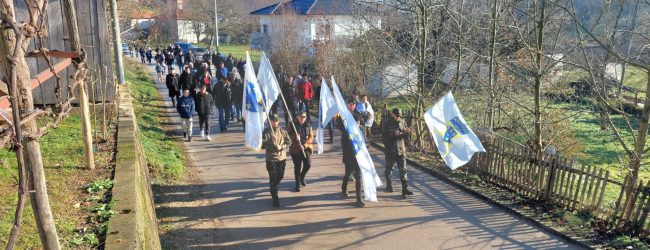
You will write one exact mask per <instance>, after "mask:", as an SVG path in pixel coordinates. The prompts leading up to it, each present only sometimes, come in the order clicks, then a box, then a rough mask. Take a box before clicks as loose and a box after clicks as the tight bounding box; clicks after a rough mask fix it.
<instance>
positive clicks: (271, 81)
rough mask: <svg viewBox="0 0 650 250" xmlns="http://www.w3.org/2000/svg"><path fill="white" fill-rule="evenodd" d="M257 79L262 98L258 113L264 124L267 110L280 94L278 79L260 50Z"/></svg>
mask: <svg viewBox="0 0 650 250" xmlns="http://www.w3.org/2000/svg"><path fill="white" fill-rule="evenodd" d="M257 80H258V82H259V85H260V89H261V90H262V95H263V96H262V99H264V105H263V107H264V110H263V111H262V112H261V113H260V115H261V118H262V124H264V122H265V121H266V118H267V117H268V114H267V112H269V110H270V109H271V105H273V103H274V102H275V101H276V100H277V99H278V95H280V85H279V84H278V79H276V78H275V73H274V72H273V67H272V66H271V62H270V61H269V59H268V58H267V57H266V54H265V53H264V52H262V56H261V57H260V68H259V69H258V71H257Z"/></svg>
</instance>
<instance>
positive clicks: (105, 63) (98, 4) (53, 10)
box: [0, 0, 121, 104]
mask: <svg viewBox="0 0 650 250" xmlns="http://www.w3.org/2000/svg"><path fill="white" fill-rule="evenodd" d="M105 2H106V1H103V0H77V1H75V5H76V6H75V7H76V10H77V22H78V24H79V37H80V39H81V47H82V48H83V49H84V50H85V51H86V56H87V59H86V60H87V64H88V67H89V70H90V72H89V76H90V80H91V81H92V87H93V88H92V90H93V91H92V92H89V97H90V98H91V101H97V102H99V101H102V100H103V99H104V98H105V99H106V101H110V100H113V97H114V96H115V88H114V87H113V83H114V81H113V74H112V72H113V66H112V64H111V60H110V58H111V57H110V56H111V55H112V53H111V50H110V40H109V39H110V37H109V32H108V28H109V27H110V26H109V25H108V22H107V16H106V6H105ZM14 4H15V8H16V18H17V19H18V21H23V20H21V18H23V19H24V18H27V17H29V15H28V10H27V7H26V6H25V1H24V0H14ZM45 27H46V28H47V33H48V36H47V37H44V39H43V44H42V46H43V47H44V48H46V49H48V50H50V51H55V50H59V51H70V50H71V47H70V43H69V41H68V40H69V39H68V37H69V35H68V25H67V24H66V22H65V11H64V9H63V3H62V2H61V0H49V2H48V7H47V13H46V16H45ZM39 48H40V46H39V41H38V39H32V42H31V43H30V45H29V47H28V49H27V51H28V52H29V51H34V50H39ZM117 49H121V48H117ZM63 60H64V59H57V58H52V64H53V65H54V64H57V63H59V62H61V61H63ZM27 64H28V65H29V69H30V72H31V73H32V76H31V77H32V78H35V76H36V74H38V73H39V72H43V71H47V70H49V66H48V64H47V62H46V61H45V59H43V58H42V57H39V58H34V57H30V58H27ZM73 72H74V70H73V69H65V70H63V71H61V72H60V73H59V75H60V76H61V86H62V87H61V96H66V95H67V88H66V87H65V86H66V85H67V84H68V80H69V76H70V75H71V74H72V73H73ZM2 78H3V73H2V72H0V79H2ZM88 84H89V85H90V84H91V83H88ZM0 85H3V84H2V83H0ZM3 89H4V88H2V86H0V96H2V95H3V93H1V92H3V91H2V90H3ZM89 89H91V88H90V86H89ZM55 90H56V80H55V78H54V77H52V78H50V79H48V80H47V81H45V82H43V83H42V84H40V85H39V86H38V87H37V88H35V89H34V91H33V96H34V103H35V104H54V103H56V102H57V98H56V93H55ZM5 94H6V93H5ZM93 98H94V99H93Z"/></svg>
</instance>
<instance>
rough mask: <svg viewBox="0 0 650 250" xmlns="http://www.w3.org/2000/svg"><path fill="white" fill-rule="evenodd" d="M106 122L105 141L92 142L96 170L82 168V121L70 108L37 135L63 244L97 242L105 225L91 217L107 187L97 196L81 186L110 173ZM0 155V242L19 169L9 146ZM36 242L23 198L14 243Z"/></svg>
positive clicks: (75, 245) (8, 226) (93, 245)
mask: <svg viewBox="0 0 650 250" xmlns="http://www.w3.org/2000/svg"><path fill="white" fill-rule="evenodd" d="M108 127H109V128H110V130H109V133H108V136H107V138H106V139H107V140H106V142H101V143H97V144H96V149H97V150H96V151H95V167H96V169H95V170H85V169H83V142H82V130H81V122H80V115H79V114H78V112H75V110H73V112H72V113H71V115H70V117H68V118H67V119H65V120H64V121H63V122H62V123H61V124H60V125H59V127H58V128H56V129H52V130H50V131H49V133H48V134H47V135H45V136H44V137H43V138H41V140H40V142H41V153H42V157H43V166H44V167H45V174H46V179H47V188H48V195H49V198H50V205H51V208H52V213H53V214H54V222H55V225H56V228H57V231H58V233H59V238H60V239H61V244H62V246H63V247H64V248H68V249H70V248H83V249H88V248H98V247H100V246H101V244H102V239H103V237H104V236H103V235H102V233H103V234H105V230H104V231H102V229H101V228H102V226H101V225H100V222H98V221H97V220H94V219H93V218H95V217H96V213H95V212H93V211H91V210H92V208H93V207H95V206H100V205H103V204H106V203H108V201H109V200H110V189H107V190H104V193H103V194H105V195H106V196H103V197H102V199H93V198H92V196H93V195H92V194H89V193H88V192H87V191H86V190H85V189H86V187H87V186H88V185H89V183H92V182H94V181H96V180H98V179H109V180H110V179H111V178H112V172H113V169H114V162H115V161H114V160H115V159H114V155H115V154H114V148H115V140H114V139H115V138H114V135H115V126H114V124H111V125H110V126H108ZM0 159H2V160H3V161H5V166H0V245H2V246H4V245H6V244H7V240H8V238H9V232H10V230H11V227H12V225H13V220H14V213H15V208H16V202H17V200H18V196H17V188H18V185H17V181H16V179H15V177H14V174H17V173H18V171H17V163H16V155H15V153H14V152H13V151H11V150H9V149H0ZM107 208H108V209H110V207H107ZM105 217H106V218H108V217H110V215H106V216H105ZM39 248H41V243H40V239H39V236H38V231H37V229H36V224H35V221H34V214H33V211H32V209H31V206H30V201H29V199H28V200H27V203H26V206H25V212H24V214H23V223H22V226H21V230H20V238H19V242H18V245H17V249H39Z"/></svg>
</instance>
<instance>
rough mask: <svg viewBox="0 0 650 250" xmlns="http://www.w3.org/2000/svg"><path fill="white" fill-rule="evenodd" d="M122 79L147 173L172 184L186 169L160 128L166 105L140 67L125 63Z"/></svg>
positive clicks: (177, 148)
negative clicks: (136, 123) (126, 90)
mask: <svg viewBox="0 0 650 250" xmlns="http://www.w3.org/2000/svg"><path fill="white" fill-rule="evenodd" d="M125 65H126V67H124V69H125V77H126V81H127V84H128V85H129V87H130V89H131V96H132V97H133V107H134V110H135V116H136V118H137V122H138V127H139V129H140V139H141V142H142V147H143V149H144V152H145V157H146V159H147V163H148V164H149V170H150V172H151V174H152V175H153V176H154V177H155V180H156V182H162V183H167V182H173V181H176V180H178V178H180V177H181V175H182V173H183V171H184V169H185V157H184V155H183V150H182V148H181V147H180V145H179V144H178V143H177V142H176V141H174V140H173V139H172V138H171V137H170V135H169V133H168V131H167V130H165V129H164V128H163V122H164V120H163V119H164V118H162V117H161V114H162V113H164V112H163V107H165V105H166V104H165V103H164V102H163V101H162V99H161V98H160V95H159V94H158V90H157V89H156V86H155V85H154V84H153V79H152V78H151V76H150V75H149V74H148V73H147V72H146V71H145V70H144V68H143V67H142V65H140V64H137V63H134V62H132V61H129V60H125Z"/></svg>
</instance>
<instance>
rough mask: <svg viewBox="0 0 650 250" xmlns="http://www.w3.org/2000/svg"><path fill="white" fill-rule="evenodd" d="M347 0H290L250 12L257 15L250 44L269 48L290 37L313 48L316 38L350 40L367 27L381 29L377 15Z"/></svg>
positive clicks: (299, 44)
mask: <svg viewBox="0 0 650 250" xmlns="http://www.w3.org/2000/svg"><path fill="white" fill-rule="evenodd" d="M367 10H368V8H367V7H365V6H358V5H355V4H353V3H352V1H351V0H292V1H288V2H280V3H276V4H273V5H270V6H267V7H264V8H261V9H259V10H256V11H253V12H251V15H258V16H260V31H259V33H257V34H253V35H252V36H251V37H252V38H253V39H252V40H253V41H251V43H252V45H253V47H259V48H263V49H269V48H270V46H271V44H272V43H273V41H264V40H273V39H274V38H278V39H277V40H285V41H286V40H290V41H291V42H294V43H295V45H297V46H300V47H302V48H307V49H310V48H313V47H314V45H315V44H317V43H318V42H320V41H328V40H331V39H337V40H348V39H352V38H354V37H356V36H358V35H360V34H363V33H364V32H366V31H368V30H371V29H379V28H381V19H380V18H379V17H378V16H375V17H373V16H369V15H364V17H361V16H359V15H357V14H358V13H360V11H364V13H368V12H367Z"/></svg>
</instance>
